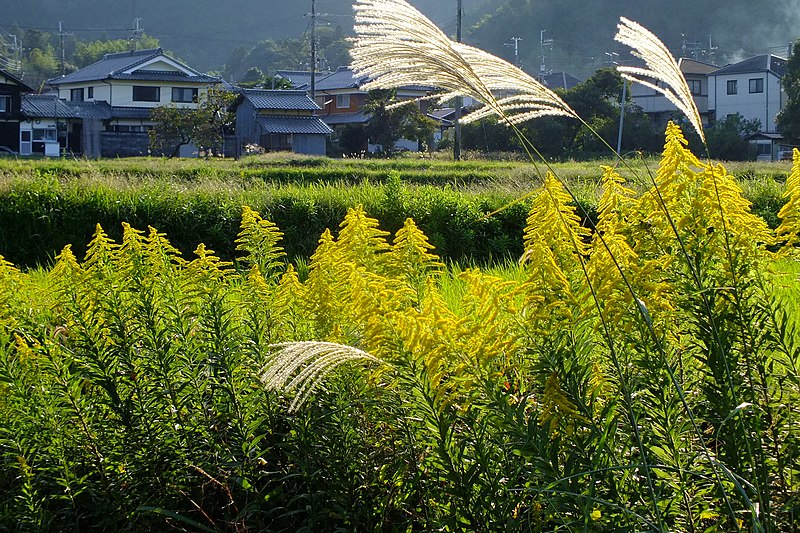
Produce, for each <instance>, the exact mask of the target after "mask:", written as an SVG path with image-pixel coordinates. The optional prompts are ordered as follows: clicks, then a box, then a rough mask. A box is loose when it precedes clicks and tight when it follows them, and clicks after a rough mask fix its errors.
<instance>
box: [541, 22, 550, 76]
mask: <svg viewBox="0 0 800 533" xmlns="http://www.w3.org/2000/svg"><path fill="white" fill-rule="evenodd" d="M546 31H547V30H542V31H541V32H539V44H540V45H541V47H542V64H541V65H539V73H540V74H545V73H546V72H547V64H546V61H545V59H546V58H545V52H544V49H545V47H547V46H550V45H552V44H553V39H545V38H544V32H546Z"/></svg>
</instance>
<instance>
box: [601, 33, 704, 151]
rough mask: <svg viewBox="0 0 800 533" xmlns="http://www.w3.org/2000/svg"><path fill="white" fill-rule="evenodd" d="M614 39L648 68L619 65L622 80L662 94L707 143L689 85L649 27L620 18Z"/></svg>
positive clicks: (670, 55) (668, 52)
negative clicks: (626, 47) (629, 49)
mask: <svg viewBox="0 0 800 533" xmlns="http://www.w3.org/2000/svg"><path fill="white" fill-rule="evenodd" d="M614 40H615V41H617V42H619V43H622V44H624V45H625V46H628V47H630V48H631V54H632V55H633V56H635V57H638V58H639V59H641V60H643V61H644V63H645V66H646V68H640V67H629V66H618V67H617V71H618V72H619V73H620V74H621V75H622V77H623V78H624V79H626V80H630V81H632V82H635V83H639V84H641V85H644V86H645V87H649V88H651V89H653V90H655V91H657V92H659V93H661V94H663V95H664V96H665V97H666V98H667V100H669V101H670V102H671V103H672V104H673V105H674V106H675V107H677V108H678V109H679V110H680V111H681V112H682V113H683V114H684V115H686V118H687V119H688V120H689V123H690V124H691V125H692V127H693V128H694V129H695V131H696V132H697V133H698V135H700V138H701V139H702V140H703V142H704V143H705V140H706V137H705V133H704V132H703V123H702V121H701V119H700V112H699V111H698V110H697V105H696V104H695V102H694V99H693V98H692V92H691V90H690V89H689V84H688V83H687V82H686V78H685V77H684V76H683V73H682V72H681V69H680V67H679V66H678V62H677V61H675V58H674V57H673V56H672V54H671V53H670V51H669V49H668V48H667V47H666V46H665V45H664V43H662V42H661V41H660V40H659V38H658V37H656V36H655V35H654V34H653V33H652V32H650V31H649V30H648V29H647V28H645V27H644V26H642V25H640V24H638V23H636V22H634V21H632V20H629V19H627V18H625V17H620V22H619V24H618V25H617V34H616V35H615V36H614ZM658 82H661V83H662V85H659V83H658Z"/></svg>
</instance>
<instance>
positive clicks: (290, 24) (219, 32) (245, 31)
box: [0, 0, 800, 80]
mask: <svg viewBox="0 0 800 533" xmlns="http://www.w3.org/2000/svg"><path fill="white" fill-rule="evenodd" d="M410 1H411V3H412V4H413V5H415V6H416V7H418V8H419V9H420V10H422V11H423V12H424V13H425V14H426V15H428V16H429V17H430V18H431V19H432V20H433V21H434V22H436V23H437V24H438V25H439V26H440V27H441V28H443V29H444V30H445V31H446V32H448V33H450V34H454V33H455V29H456V6H457V1H456V0H410ZM351 4H352V2H351V0H317V2H316V8H317V13H319V14H320V16H319V18H318V30H319V35H320V41H321V45H322V53H321V58H322V60H323V66H328V67H331V68H335V67H336V66H338V65H339V64H341V63H343V62H346V61H347V58H348V56H347V43H346V41H345V38H346V36H347V35H348V34H349V32H350V30H351V27H352V9H351ZM463 4H464V10H465V17H464V39H465V41H467V42H469V43H471V44H474V45H477V46H479V47H481V48H484V49H486V50H488V51H490V52H493V53H495V54H498V55H501V56H503V57H505V58H507V59H509V60H512V61H513V60H514V59H515V58H514V48H513V47H512V46H509V45H510V44H511V43H512V38H515V37H516V38H520V39H521V40H519V41H518V52H519V55H518V60H519V62H520V63H521V64H522V65H523V67H524V68H526V69H527V70H529V71H531V72H536V71H538V70H539V69H540V66H541V65H542V64H544V65H545V67H546V68H547V69H548V70H554V71H561V70H563V71H567V72H570V73H572V74H574V75H576V76H578V77H580V78H582V79H585V78H586V77H588V75H589V74H590V73H591V72H593V71H594V70H596V69H597V68H598V67H601V66H605V65H607V64H608V61H609V56H607V55H606V52H609V53H610V52H614V51H619V50H618V49H617V47H616V46H615V44H614V42H613V40H612V37H613V35H614V30H615V29H614V26H615V23H616V21H617V19H618V17H619V16H620V15H625V16H627V17H629V18H632V19H634V20H637V21H639V22H641V23H642V24H644V25H645V26H647V27H648V28H650V29H652V30H653V31H654V32H655V33H656V34H658V35H659V36H660V37H661V38H662V39H663V40H664V41H665V42H666V43H667V45H668V46H669V47H670V48H671V49H672V50H673V52H674V53H675V54H676V55H687V56H693V57H696V58H697V59H700V60H705V61H709V62H713V63H716V64H725V63H727V62H730V61H732V60H734V59H738V58H741V57H746V56H748V55H753V54H757V53H775V54H779V55H785V53H786V48H787V45H788V43H789V42H790V41H791V40H793V39H795V38H797V37H798V36H799V35H798V33H797V31H798V30H797V28H798V27H800V0H787V1H785V2H780V3H774V2H768V1H767V0H752V1H750V2H743V1H741V0H739V1H735V2H730V1H726V0H708V1H705V2H702V3H697V2H690V1H689V0H676V1H673V2H659V1H656V0H619V1H611V0H591V1H588V2H587V1H585V0H560V1H558V2H555V1H552V0H463ZM4 7H5V9H4V15H3V18H2V21H0V66H4V65H3V64H2V57H3V56H4V57H5V58H11V57H12V56H13V51H12V50H11V49H10V46H11V43H12V42H13V39H14V38H15V37H16V38H17V39H19V40H21V41H22V45H23V49H22V52H23V54H30V53H31V52H32V51H33V50H34V49H38V48H39V47H40V46H42V48H41V52H42V55H41V56H37V57H36V59H37V61H38V62H39V66H40V70H42V71H45V70H46V69H47V68H54V65H55V64H56V63H57V62H58V61H59V59H60V36H59V34H58V23H59V21H63V30H64V32H65V34H64V47H65V50H66V53H65V55H66V57H67V62H70V60H71V59H72V56H73V53H74V52H75V51H76V49H77V47H78V43H79V42H87V41H88V42H91V41H104V40H108V39H119V40H122V41H126V40H129V39H130V38H131V37H132V36H133V34H134V31H133V29H134V27H135V23H134V20H135V19H137V18H138V19H140V21H139V23H140V28H141V29H143V30H144V32H145V34H146V35H148V36H150V37H151V38H152V39H151V40H150V41H148V43H149V44H152V43H154V42H155V43H158V44H160V45H161V46H162V47H164V48H165V49H167V50H170V51H172V52H173V53H174V54H175V55H176V56H178V57H180V58H182V59H184V60H186V61H187V62H188V63H189V64H190V65H192V66H194V67H196V68H198V69H201V70H204V71H216V72H219V73H222V74H224V75H225V76H226V77H228V78H231V79H235V80H239V79H241V78H242V77H243V76H244V75H245V74H246V73H247V70H248V69H250V68H251V67H257V68H259V69H260V70H262V71H264V72H265V73H267V74H269V73H270V72H271V71H272V70H274V69H276V68H293V69H295V68H307V63H308V59H307V58H308V38H307V32H308V29H309V27H310V17H308V16H307V14H308V12H309V11H310V10H311V0H298V1H288V0H262V1H259V2H256V1H254V0H228V1H226V2H212V1H208V0H198V1H190V0H171V1H170V2H162V1H158V0H120V1H118V2H113V3H109V2H107V1H105V0H58V1H56V0H8V1H7V2H5V6H4ZM755 13H758V16H753V14H755ZM42 41H45V42H48V43H49V48H48V47H47V46H44V45H41V44H40V43H41V42H42ZM71 66H73V67H80V66H81V65H80V61H72V63H71ZM42 76H44V74H42V75H40V76H39V78H41V77H42Z"/></svg>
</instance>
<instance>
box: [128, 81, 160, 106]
mask: <svg viewBox="0 0 800 533" xmlns="http://www.w3.org/2000/svg"><path fill="white" fill-rule="evenodd" d="M132 96H133V101H134V102H160V101H161V87H153V86H151V85H134V86H133V95H132Z"/></svg>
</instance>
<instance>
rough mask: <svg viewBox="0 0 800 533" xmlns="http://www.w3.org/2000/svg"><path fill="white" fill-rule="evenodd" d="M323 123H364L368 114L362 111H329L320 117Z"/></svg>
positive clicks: (367, 118)
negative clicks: (326, 114) (329, 112)
mask: <svg viewBox="0 0 800 533" xmlns="http://www.w3.org/2000/svg"><path fill="white" fill-rule="evenodd" d="M320 118H321V119H322V120H323V121H325V124H328V125H336V124H364V123H366V122H368V121H369V115H368V114H367V113H364V112H363V111H356V112H355V113H331V114H330V115H328V116H324V117H320Z"/></svg>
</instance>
